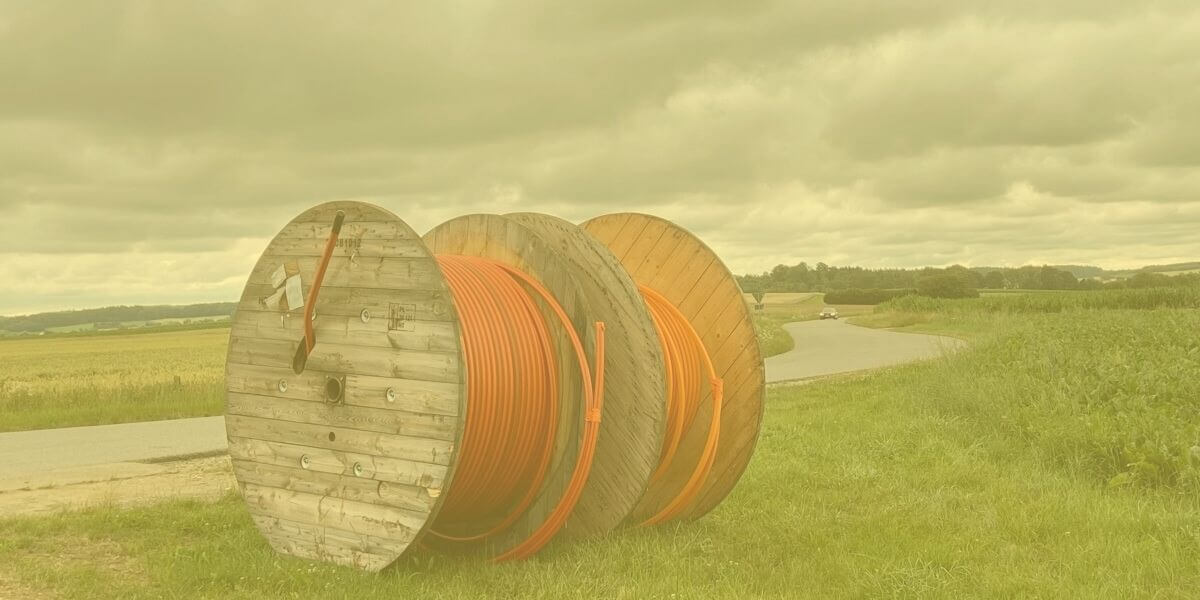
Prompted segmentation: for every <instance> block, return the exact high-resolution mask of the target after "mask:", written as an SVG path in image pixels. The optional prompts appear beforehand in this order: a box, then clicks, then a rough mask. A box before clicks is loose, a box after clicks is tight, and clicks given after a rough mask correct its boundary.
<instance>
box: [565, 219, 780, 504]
mask: <svg viewBox="0 0 1200 600" xmlns="http://www.w3.org/2000/svg"><path fill="white" fill-rule="evenodd" d="M582 227H583V229H584V230H586V231H587V232H588V233H589V234H591V235H592V236H594V237H595V238H596V239H597V240H599V241H600V242H601V243H603V244H605V245H606V246H608V247H609V249H610V250H612V252H613V254H614V255H615V256H616V257H617V259H618V260H620V261H621V263H622V265H624V267H625V268H626V269H627V270H628V272H629V274H630V276H631V277H632V278H633V279H634V281H636V282H637V283H639V284H642V285H646V286H648V287H650V288H652V289H654V290H655V291H657V292H659V293H660V294H662V295H664V296H665V297H666V298H667V299H668V300H670V301H671V302H672V303H673V304H674V305H675V306H676V307H678V308H679V310H680V311H681V312H682V313H683V314H684V315H685V316H686V317H687V318H688V320H689V321H690V322H691V323H692V326H693V327H695V328H696V331H697V332H698V333H699V334H700V337H701V340H702V341H703V342H704V345H705V348H706V350H707V351H708V353H709V355H710V356H711V357H712V359H713V363H714V366H715V368H716V370H717V374H718V375H719V376H720V377H722V379H723V380H724V384H725V398H724V402H723V404H722V413H721V422H720V427H721V429H720V438H719V444H718V446H717V456H716V459H715V461H714V465H713V469H712V471H711V473H710V475H709V477H708V479H707V480H706V481H705V484H704V486H703V488H702V490H701V492H700V494H699V495H698V496H697V498H696V499H695V500H694V501H693V502H692V503H691V504H690V505H689V506H688V507H687V508H686V510H685V511H684V513H683V514H682V516H683V517H685V518H696V517H699V516H701V515H703V514H705V513H707V512H708V511H709V510H712V508H714V507H715V506H716V505H717V504H719V503H720V502H721V500H723V499H724V498H725V496H727V495H728V494H729V492H730V491H731V490H732V489H733V487H734V485H735V484H736V483H737V481H738V479H739V478H740V477H741V475H742V473H743V472H744V471H745V469H746V465H747V464H749V461H750V457H751V455H752V454H753V451H754V445H755V442H756V441H757V439H758V432H759V429H760V427H761V423H762V411H763V394H764V390H765V382H764V371H763V362H762V355H761V354H760V352H759V349H758V340H757V337H756V335H755V331H754V324H753V321H752V320H751V316H750V312H749V310H748V309H747V307H746V304H745V302H744V301H743V300H742V291H741V289H740V288H739V287H738V285H737V281H736V280H735V279H734V277H733V274H732V273H730V272H729V269H728V268H726V267H725V265H724V263H722V262H721V260H720V258H719V257H717V255H716V254H715V253H714V252H713V251H712V250H711V249H710V248H708V246H706V245H705V244H704V242H702V241H701V240H700V239H699V238H697V237H696V236H694V235H692V234H691V233H690V232H688V231H687V230H685V229H683V228H682V227H679V226H678V225H675V224H674V223H671V222H670V221H667V220H665V219H661V218H658V217H653V216H650V215H642V214H637V213H618V214H612V215H604V216H601V217H596V218H594V219H591V220H589V221H587V222H585V223H583V225H582ZM711 404H712V396H711V395H710V394H709V393H708V392H706V393H705V397H704V398H703V400H702V404H701V410H700V411H699V412H698V414H697V417H696V419H695V420H694V421H693V423H692V425H691V427H690V428H689V430H688V431H687V433H686V435H685V436H684V439H683V441H682V443H681V445H680V449H679V451H678V454H677V459H676V460H675V462H674V463H673V465H672V467H671V468H670V469H669V470H668V471H667V473H666V475H665V476H664V477H663V478H661V479H660V480H659V481H658V482H655V483H653V484H651V486H650V488H649V489H648V490H647V492H646V494H645V496H644V497H643V499H642V501H641V503H639V505H638V507H637V509H636V510H635V511H634V514H633V519H635V520H640V519H644V518H646V517H649V516H650V515H653V514H655V513H656V512H658V510H660V509H661V508H662V507H663V506H664V505H665V504H666V503H667V502H669V501H670V500H671V499H673V498H674V497H675V496H676V494H677V492H678V490H679V489H680V487H682V485H683V483H684V481H686V479H687V477H688V476H689V475H690V474H691V472H692V469H693V468H694V466H695V463H696V460H697V459H698V457H699V455H700V451H701V449H702V447H703V441H704V438H705V436H706V435H707V431H708V430H707V428H708V426H709V424H710V423H711V420H712V419H711V417H712V412H711Z"/></svg>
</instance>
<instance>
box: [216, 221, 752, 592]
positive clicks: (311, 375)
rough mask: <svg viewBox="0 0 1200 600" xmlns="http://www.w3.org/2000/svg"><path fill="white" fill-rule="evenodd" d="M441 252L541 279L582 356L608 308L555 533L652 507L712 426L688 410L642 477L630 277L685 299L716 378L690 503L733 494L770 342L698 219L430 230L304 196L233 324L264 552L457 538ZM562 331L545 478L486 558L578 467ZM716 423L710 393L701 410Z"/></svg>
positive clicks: (572, 373)
mask: <svg viewBox="0 0 1200 600" xmlns="http://www.w3.org/2000/svg"><path fill="white" fill-rule="evenodd" d="M338 211H341V212H343V213H344V214H345V223H344V225H343V227H342V230H341V235H340V237H339V239H338V241H337V244H336V247H335V249H334V251H333V255H332V258H331V259H330V263H329V268H328V271H327V274H326V276H325V281H324V284H323V285H322V286H321V290H320V294H319V296H318V298H317V300H316V302H315V309H316V315H315V319H314V333H315V335H314V337H315V338H316V340H317V343H316V346H315V347H314V348H313V351H312V353H311V355H309V357H308V361H307V365H306V367H305V368H304V370H303V371H302V372H301V373H300V374H296V372H295V371H294V370H293V368H292V366H293V364H292V357H293V355H294V353H295V352H296V349H297V347H298V345H299V344H300V340H301V338H302V337H303V336H304V323H303V321H304V316H303V315H304V312H303V306H302V304H303V302H304V301H306V300H305V298H306V296H307V292H308V291H309V289H310V286H311V284H312V279H313V277H314V272H315V271H316V270H317V264H318V262H319V261H320V257H321V254H322V250H323V247H324V245H325V241H326V239H327V238H328V237H329V234H330V230H331V228H332V223H333V221H334V215H335V214H336V213H337V212H338ZM585 230H586V231H585ZM435 252H436V253H438V254H461V255H468V256H477V257H485V258H489V259H493V260H496V261H500V262H503V263H505V264H508V265H510V266H512V267H516V268H517V269H519V270H521V271H523V272H525V273H526V274H528V275H530V276H532V277H533V278H534V279H536V280H538V281H539V282H541V283H542V285H544V286H545V287H546V288H548V289H549V290H550V291H551V293H552V295H553V296H554V297H555V298H556V300H557V301H558V303H559V304H560V305H561V306H562V307H563V308H564V309H565V310H566V312H567V314H568V315H569V317H570V320H571V322H572V326H573V329H574V330H575V331H576V333H577V334H579V336H580V337H581V338H582V339H583V340H584V346H585V350H586V352H587V353H588V355H589V362H590V359H591V358H592V357H594V351H595V343H596V339H595V334H594V331H593V329H592V323H593V322H595V321H602V322H604V323H605V326H606V331H607V334H606V345H607V353H606V360H605V370H606V374H605V378H606V383H605V388H606V391H605V396H604V398H605V402H604V410H603V414H602V419H601V425H600V430H599V431H600V433H599V438H598V442H597V449H596V454H595V457H594V459H593V462H592V468H591V474H590V477H589V478H588V481H587V485H586V487H585V488H584V489H583V493H582V496H581V497H580V499H579V502H578V504H577V505H576V506H575V509H574V510H573V512H572V513H571V516H570V518H569V520H568V521H567V523H566V526H565V528H564V533H565V534H567V535H570V536H576V537H578V536H592V535H600V534H604V533H607V532H609V531H612V530H613V529H614V528H616V527H617V526H619V525H620V524H621V523H622V522H629V521H640V520H641V519H644V518H645V517H646V516H648V515H650V514H653V513H654V512H656V511H657V510H658V509H659V508H661V507H662V506H663V505H664V503H666V502H668V501H669V500H670V499H671V498H673V497H674V495H675V492H677V491H678V489H679V487H680V485H681V484H682V479H686V476H687V475H688V474H690V469H691V467H692V466H693V465H694V464H695V458H696V457H697V456H698V454H699V446H700V445H701V443H702V441H703V437H704V433H705V431H706V427H703V426H696V425H694V426H693V427H692V428H691V429H690V430H689V431H688V433H687V435H686V436H685V438H684V440H683V445H682V447H681V450H680V457H681V458H680V459H679V460H677V461H676V463H675V464H676V466H675V467H673V468H672V469H671V470H670V471H668V472H667V473H666V476H665V477H663V478H662V479H661V480H659V481H658V482H656V483H655V484H652V485H651V484H649V480H650V475H651V473H652V472H653V471H654V470H655V468H656V467H657V464H658V459H659V455H660V452H661V448H662V444H663V437H664V426H665V423H664V422H665V416H666V386H665V382H664V364H663V355H662V349H661V347H660V345H659V340H658V336H657V332H656V330H655V326H654V323H653V321H652V320H651V317H650V314H649V312H648V311H647V308H646V305H645V303H644V302H643V300H642V296H641V293H640V292H639V291H638V288H637V285H638V284H642V285H646V286H649V287H651V288H653V289H655V290H657V291H658V292H660V293H661V294H663V295H665V296H666V297H667V298H668V299H669V300H670V301H671V302H672V303H674V304H675V305H676V306H677V307H678V308H679V309H680V310H681V311H682V312H683V313H684V315H685V316H686V317H687V318H688V319H689V321H690V322H691V323H692V324H693V325H694V326H695V327H696V329H697V330H698V332H699V333H700V335H701V338H702V340H703V341H704V343H705V345H706V347H707V349H708V351H709V353H710V354H711V356H712V358H713V361H714V363H715V365H716V366H717V369H718V374H719V375H720V376H721V377H723V378H724V380H725V389H726V394H727V395H726V399H725V404H724V405H723V412H722V418H721V438H720V445H719V446H718V452H717V456H716V461H715V464H714V468H713V470H712V473H711V475H710V476H709V478H708V479H707V481H706V484H705V487H704V488H703V489H702V491H701V494H700V495H699V496H698V497H697V498H696V499H695V500H694V501H693V502H692V504H691V505H690V506H688V507H687V510H686V511H685V512H684V513H683V516H690V517H695V516H699V515H702V514H704V513H705V512H707V511H708V510H710V509H711V508H712V507H714V506H716V504H717V503H719V502H720V501H721V499H722V498H724V497H725V495H726V494H728V492H729V491H730V489H731V488H732V487H733V485H734V484H735V483H736V481H737V479H738V477H739V476H740V475H741V473H742V471H743V470H744V469H745V467H746V464H747V462H748V461H749V457H750V454H751V453H752V451H753V447H754V443H755V440H756V439H757V434H758V426H759V423H760V420H761V416H762V392H763V387H764V386H763V370H762V359H761V357H760V355H759V353H758V347H757V339H756V337H755V335H754V328H753V324H752V323H751V322H750V320H749V313H748V311H747V310H746V307H745V304H744V302H742V300H741V298H742V296H741V292H740V290H739V289H738V287H737V283H736V281H734V280H733V278H732V275H730V274H729V271H728V270H727V269H725V267H724V265H723V264H722V263H721V262H720V260H719V259H718V258H717V257H716V255H715V254H713V253H712V251H711V250H709V249H708V248H707V247H706V246H704V244H703V243H702V242H700V241H699V240H698V239H696V238H695V237H694V236H692V235H691V234H690V233H688V232H686V231H684V230H683V229H681V228H679V227H677V226H675V225H673V224H671V223H669V222H667V221H664V220H662V219H657V218H655V217H649V216H646V215H636V214H619V215H608V216H604V217H599V218H596V219H593V220H591V221H589V222H587V223H585V224H584V228H583V229H581V228H580V227H578V226H575V225H573V224H571V223H568V222H566V221H563V220H561V219H557V218H555V217H550V216H547V215H538V214H531V213H518V214H511V215H506V216H500V215H468V216H464V217H459V218H456V219H453V220H451V221H448V222H446V223H444V224H442V225H439V226H438V227H436V228H434V229H433V230H432V231H430V232H429V233H428V234H426V235H425V236H424V237H423V238H422V237H419V236H417V234H416V233H415V232H413V230H412V229H411V228H410V227H409V226H408V225H407V224H405V223H404V222H403V221H402V220H401V219H399V218H398V217H397V216H396V215H394V214H392V213H391V212H388V211H387V210H384V209H381V208H378V207H375V206H371V205H369V204H364V203H360V202H332V203H327V204H323V205H320V206H317V207H314V208H312V209H310V210H307V211H305V212H304V213H302V214H301V215H300V216H298V217H296V218H295V219H294V220H293V221H291V222H290V223H288V224H287V226H285V227H284V228H283V230H281V231H280V232H279V234H278V235H276V236H275V238H274V239H273V240H272V241H271V242H270V244H269V245H268V247H267V249H266V251H265V252H264V253H263V255H262V256H261V257H260V259H259V260H258V262H257V264H256V265H255V267H254V270H253V271H252V272H251V275H250V278H249V280H248V282H247V284H246V287H245V289H244V291H243V293H242V297H241V300H240V302H239V304H238V309H237V312H236V314H235V315H234V318H233V324H232V332H231V336H230V343H229V351H228V357H227V361H226V397H227V410H226V413H227V414H226V427H227V431H228V436H229V445H230V455H231V458H232V459H233V465H234V473H235V475H236V477H237V479H238V482H239V484H240V487H241V490H242V495H243V497H244V498H245V500H246V503H247V506H248V507H249V510H250V514H251V517H252V518H253V520H254V523H255V525H256V526H257V528H258V529H259V530H260V531H261V532H262V534H263V535H264V536H265V537H266V539H267V540H268V542H269V543H270V544H271V546H272V547H273V548H274V549H275V550H276V551H278V552H281V553H285V554H291V555H295V556H300V557H304V558H310V559H316V560H324V561H328V562H333V563H338V564H344V565H350V566H355V567H358V568H362V569H367V570H373V571H375V570H379V569H382V568H384V567H386V566H387V565H389V564H391V563H392V562H394V561H395V560H396V559H397V558H398V557H399V556H400V555H401V554H402V553H404V552H405V551H406V550H408V549H409V548H410V546H412V545H413V544H414V542H416V541H418V540H419V541H422V543H425V544H427V545H429V546H433V547H438V548H445V549H455V550H458V549H462V548H463V546H462V545H460V544H458V543H453V542H447V541H445V540H443V539H442V538H440V537H438V536H434V535H430V534H429V533H430V529H431V527H432V526H433V524H434V522H435V520H436V518H437V516H438V511H439V508H440V507H441V504H442V502H443V500H444V497H445V496H444V491H445V490H447V489H449V486H450V485H451V483H452V481H453V477H454V472H455V468H454V467H455V462H456V459H457V456H458V449H459V446H460V444H461V441H462V435H463V429H464V423H465V420H466V419H467V418H468V417H469V414H468V412H469V406H468V403H467V397H468V395H467V389H466V385H467V384H466V382H467V380H468V378H467V376H466V375H467V373H466V370H467V368H468V365H467V364H466V361H465V359H464V352H463V348H462V345H461V344H462V342H461V324H460V322H459V318H458V313H457V310H456V308H455V305H454V298H453V295H452V292H451V290H450V288H449V286H448V284H447V282H446V280H445V278H444V276H443V274H442V271H441V268H440V267H439V265H438V262H437V260H436V258H435ZM543 309H544V310H545V312H546V313H547V316H548V315H549V310H548V308H547V307H544V306H543ZM554 343H555V345H556V348H555V350H556V352H555V354H556V356H557V360H558V361H559V364H558V365H557V366H558V369H557V371H558V373H559V376H560V410H559V415H560V421H559V426H558V428H557V430H556V431H557V434H556V437H555V447H554V453H553V459H552V462H551V466H550V475H549V476H548V477H547V478H546V480H545V481H544V483H543V485H542V488H541V489H540V491H539V493H538V496H537V498H536V500H534V503H533V504H532V506H531V508H529V509H528V510H527V511H525V513H523V514H522V515H521V517H520V518H519V519H518V520H517V521H516V523H515V524H514V525H513V526H511V527H509V528H508V529H506V530H505V531H504V532H502V533H500V534H497V535H495V536H493V537H491V538H488V539H487V540H486V541H484V542H481V543H474V544H470V545H469V546H467V548H468V549H469V550H472V551H477V552H480V553H482V554H484V555H488V556H496V555H499V554H503V553H504V552H506V551H508V550H511V549H512V548H514V547H516V546H517V545H519V544H520V543H521V542H523V541H525V540H526V539H527V538H528V537H529V535H530V533H532V532H533V531H534V530H536V529H537V528H538V527H539V526H540V525H541V524H542V523H543V522H544V521H545V519H546V516H547V515H548V514H549V512H550V511H551V510H552V509H553V508H554V506H555V504H556V503H557V502H558V500H559V499H560V498H561V497H562V494H563V491H564V488H565V487H566V485H567V482H568V481H569V479H570V477H571V473H572V471H573V468H574V465H575V459H576V457H577V455H578V453H579V450H580V448H579V444H580V438H581V435H580V433H581V430H582V426H583V420H584V415H583V401H582V391H581V390H582V381H581V377H580V374H579V372H578V370H577V369H576V366H575V365H574V359H573V357H572V352H573V351H572V350H570V348H569V342H568V339H567V336H566V335H565V333H564V332H561V331H559V332H558V333H557V334H556V338H555V341H554ZM707 404H708V403H704V405H707ZM709 420H711V419H710V418H709V415H706V414H705V413H704V411H703V410H702V411H701V413H700V414H699V415H698V417H697V419H696V423H701V424H707V422H708V421H709ZM502 459H503V458H502V457H498V460H502ZM446 525H447V524H441V523H439V524H438V528H439V531H441V528H442V527H443V526H446ZM450 525H451V526H452V525H453V524H450ZM445 533H449V534H451V535H454V533H455V532H454V531H447V532H445Z"/></svg>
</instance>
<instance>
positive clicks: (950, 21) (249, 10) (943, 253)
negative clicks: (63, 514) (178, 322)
mask: <svg viewBox="0 0 1200 600" xmlns="http://www.w3.org/2000/svg"><path fill="white" fill-rule="evenodd" d="M399 4H400V3H364V4H358V5H355V6H354V7H353V8H351V4H349V3H341V4H335V3H296V2H278V3H274V4H271V3H245V2H240V1H238V2H233V1H227V2H194V3H187V2H152V1H144V2H136V1H126V2H116V3H114V2H95V3H90V2H74V1H73V2H36V3H30V2H15V1H13V2H9V1H5V0H0V81H3V82H4V85H3V87H2V88H0V210H3V214H4V218H3V219H0V279H2V280H3V281H4V282H5V283H4V285H3V288H0V289H2V293H0V314H2V313H17V312H28V311H37V310H44V309H52V308H62V307H83V306H90V305H98V304H110V303H134V302H187V301H201V300H224V299H230V298H232V297H234V296H235V295H236V294H237V291H238V290H239V289H240V287H241V285H242V283H243V281H244V278H245V276H246V274H247V272H248V270H249V268H250V266H251V265H252V263H253V260H254V259H255V258H256V257H257V255H258V253H259V252H261V250H262V248H263V247H264V246H265V243H266V241H267V239H269V238H270V236H271V235H273V234H274V232H275V231H276V230H277V229H278V228H279V227H280V226H281V225H282V224H283V223H284V222H286V221H287V220H288V219H289V218H290V217H291V216H292V215H294V214H295V213H297V212H299V211H300V210H303V209H304V208H305V207H307V206H309V205H311V204H314V203H317V202H321V201H325V200H330V199H362V200H367V201H371V202H375V203H378V204H380V205H383V206H386V207H388V208H390V209H391V210H393V211H395V212H397V213H398V214H400V215H401V216H402V217H404V218H405V219H406V220H408V221H409V222H410V223H411V224H412V225H413V226H414V227H415V228H416V229H418V230H424V229H427V228H429V227H432V226H433V225H435V224H437V223H438V222H440V221H442V220H444V219H447V218H450V217H452V216H454V215H457V214H462V213H466V212H500V211H509V210H535V211H544V212H551V213H555V214H559V215H561V216H563V217H565V218H568V219H572V220H579V219H583V218H586V217H589V216H592V215H595V214H600V213H604V212H611V211H618V210H639V211H644V212H653V213H657V214H660V215H663V216H665V217H668V218H671V219H673V220H676V221H678V222H680V223H681V224H683V225H685V226H687V227H689V228H691V229H693V230H695V231H696V232H697V233H698V234H699V235H701V236H702V237H704V238H705V239H706V240H707V241H708V242H709V243H710V244H711V245H712V246H713V247H714V248H715V249H717V251H718V252H719V253H721V254H722V256H724V257H725V258H726V260H727V262H728V263H729V264H730V266H731V267H732V268H733V269H734V270H735V271H752V272H755V271H761V270H766V269H769V268H770V267H771V266H773V265H775V264H777V263H781V262H786V263H793V262H797V261H799V260H809V261H818V260H823V261H825V262H828V263H831V264H862V265H867V266H918V265H927V264H933V265H940V264H949V263H955V262H957V263H963V264H974V265H1000V264H1007V265H1019V264H1024V263H1043V262H1051V263H1059V262H1071V263H1098V264H1101V265H1105V266H1110V267H1123V266H1136V265H1140V264H1143V263H1153V262H1173V261H1179V260H1195V259H1197V258H1200V232H1198V229H1200V228H1198V227H1197V225H1198V224H1200V196H1198V194H1197V192H1198V191H1200V169H1197V165H1198V164H1200V5H1196V4H1195V3H1194V2H1158V3H1155V2H1149V3H1129V2H1099V1H1095V0H1086V1H1085V0H1078V1H1068V2H1052V3H1048V2H1044V1H1038V2H1026V1H1012V2H958V1H953V2H952V1H945V2H923V3H910V2H898V3H879V2H853V1H849V2H848V1H837V2H833V1H828V2H822V1H816V2H738V3H733V2H683V3H678V4H677V5H675V6H667V5H665V4H662V3H644V2H617V3H605V4H604V7H603V8H601V7H597V6H592V5H590V4H588V5H585V4H579V3H563V2H549V1H547V2H503V3H502V2H487V1H481V2H463V3H413V4H414V5H415V6H404V7H401V6H399Z"/></svg>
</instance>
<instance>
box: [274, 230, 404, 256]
mask: <svg viewBox="0 0 1200 600" xmlns="http://www.w3.org/2000/svg"><path fill="white" fill-rule="evenodd" d="M324 252H325V238H324V237H320V238H316V237H313V238H276V239H275V241H274V242H273V243H272V244H271V255H272V256H289V257H301V256H311V257H317V256H321V255H322V254H323V253H324ZM351 255H357V257H358V258H359V259H367V258H380V257H398V258H423V257H425V256H426V255H427V253H426V251H425V244H422V243H421V240H412V239H399V240H396V239H383V240H380V239H361V238H354V237H349V236H346V235H340V236H339V237H338V240H337V243H336V247H335V251H334V256H338V257H349V256H351Z"/></svg>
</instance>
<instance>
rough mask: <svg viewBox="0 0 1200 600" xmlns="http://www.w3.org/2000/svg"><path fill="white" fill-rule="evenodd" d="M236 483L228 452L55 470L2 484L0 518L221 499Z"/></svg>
mask: <svg viewBox="0 0 1200 600" xmlns="http://www.w3.org/2000/svg"><path fill="white" fill-rule="evenodd" d="M236 487H237V483H236V480H235V479H234V477H233V468H232V466H231V464H230V462H229V457H228V456H213V457H208V458H198V459H192V460H181V461H175V462H165V463H156V464H154V465H143V464H140V463H126V464H125V465H112V468H111V469H110V470H108V471H107V472H94V473H88V474H87V476H81V475H80V474H78V473H63V474H62V476H61V477H56V476H55V473H53V472H50V473H45V474H41V475H39V477H38V479H37V481H30V482H29V484H28V485H21V486H19V488H18V486H15V485H9V486H7V487H5V486H0V517H8V516H17V515H38V514H53V513H57V512H62V511H64V510H76V509H80V508H87V507H89V506H97V505H108V506H112V505H116V506H136V505H141V504H150V503H154V502H159V501H162V500H167V499H171V498H195V499H203V500H216V499H219V498H221V497H222V496H224V495H225V494H227V493H228V492H230V491H232V490H234V489H236ZM14 488H18V489H14ZM0 583H3V582H2V581H0ZM0 589H3V588H0ZM3 597H4V596H0V598H3Z"/></svg>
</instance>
